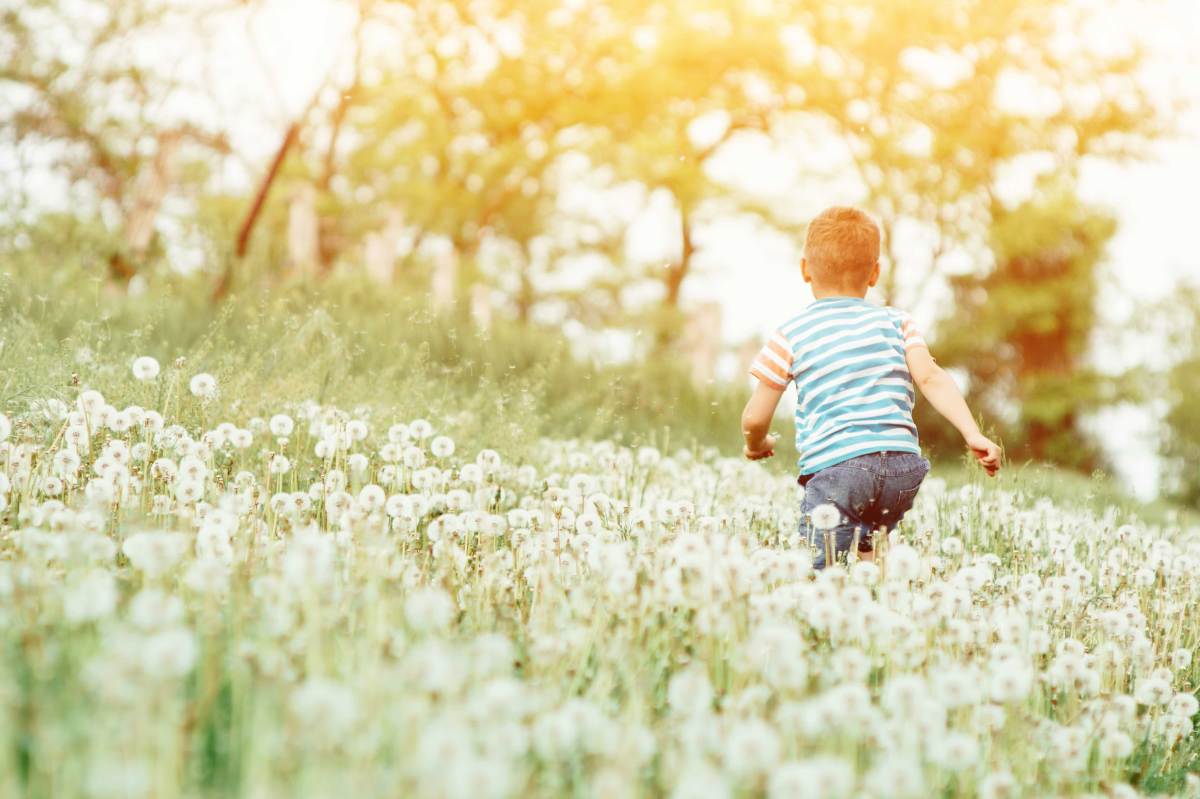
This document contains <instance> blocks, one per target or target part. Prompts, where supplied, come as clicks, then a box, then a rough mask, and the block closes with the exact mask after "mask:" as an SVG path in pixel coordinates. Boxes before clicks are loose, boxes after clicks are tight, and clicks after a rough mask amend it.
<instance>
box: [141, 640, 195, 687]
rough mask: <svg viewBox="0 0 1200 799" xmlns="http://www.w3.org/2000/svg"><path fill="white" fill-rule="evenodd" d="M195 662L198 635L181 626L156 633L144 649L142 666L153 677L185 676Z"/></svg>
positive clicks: (147, 641)
mask: <svg viewBox="0 0 1200 799" xmlns="http://www.w3.org/2000/svg"><path fill="white" fill-rule="evenodd" d="M195 662H196V637H195V636H194V635H193V634H192V633H191V632H190V631H189V630H186V629H183V628H181V627H177V628H173V629H168V630H163V631H162V632H157V633H154V634H153V635H151V636H150V637H149V638H147V639H146V643H145V647H144V649H143V650H142V668H143V670H144V671H145V673H146V675H147V676H148V677H151V678H158V679H177V678H180V677H185V676H187V675H188V673H190V672H191V670H192V666H193V665H194V664H195Z"/></svg>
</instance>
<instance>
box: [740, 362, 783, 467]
mask: <svg viewBox="0 0 1200 799" xmlns="http://www.w3.org/2000/svg"><path fill="white" fill-rule="evenodd" d="M784 388H786V386H784V387H776V386H775V385H774V384H773V383H768V382H766V381H763V380H759V381H758V385H757V386H755V388H754V393H753V394H751V395H750V401H749V402H747V403H746V407H745V409H744V410H743V411H742V435H743V436H744V437H745V439H746V447H745V449H744V450H743V454H744V455H745V456H746V457H747V458H749V459H750V460H752V461H756V460H759V459H761V458H769V457H771V456H772V455H774V454H775V443H776V442H777V441H778V440H779V437H778V436H772V435H768V433H769V431H770V429H771V420H772V419H774V418H775V408H776V407H778V405H779V398H780V397H782V396H783V391H784Z"/></svg>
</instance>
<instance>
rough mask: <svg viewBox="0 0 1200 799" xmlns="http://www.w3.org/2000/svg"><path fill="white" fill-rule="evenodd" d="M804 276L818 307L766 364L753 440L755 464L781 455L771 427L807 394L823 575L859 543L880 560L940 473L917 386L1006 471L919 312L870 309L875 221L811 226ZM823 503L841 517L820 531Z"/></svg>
mask: <svg viewBox="0 0 1200 799" xmlns="http://www.w3.org/2000/svg"><path fill="white" fill-rule="evenodd" d="M800 270H801V272H802V273H803V275H804V280H805V282H807V283H811V284H812V291H813V296H814V297H815V298H816V301H815V302H813V303H812V304H811V305H809V306H808V307H807V308H805V309H804V310H803V311H801V312H800V313H798V314H796V315H795V316H793V317H792V318H791V319H789V320H788V321H786V322H784V323H783V324H782V325H780V326H779V328H778V329H777V330H776V331H775V333H774V335H772V336H771V338H770V340H769V341H767V344H766V346H764V347H763V348H762V351H761V352H759V354H758V357H757V358H755V360H754V364H753V365H752V366H751V368H750V374H752V375H754V376H755V377H756V378H758V385H757V387H756V388H755V390H754V394H753V395H752V396H751V397H750V401H749V402H747V403H746V409H745V410H744V411H743V412H742V431H743V433H744V435H745V437H746V449H745V455H746V457H747V458H749V459H751V460H758V459H760V458H769V457H771V456H772V455H774V454H775V443H776V440H777V438H776V436H772V435H768V431H769V429H770V425H771V418H772V417H773V416H774V415H775V408H776V406H777V405H778V404H779V398H780V397H782V396H783V392H784V390H785V389H786V388H787V387H788V385H789V384H790V383H793V382H794V383H795V384H796V392H797V396H796V449H797V451H799V453H800V464H799V465H800V478H799V482H800V484H801V485H802V486H804V487H805V494H804V503H803V505H802V506H801V522H800V529H801V532H802V533H804V534H805V535H806V537H807V538H808V540H809V541H810V543H811V544H812V545H813V547H814V549H815V552H814V555H813V565H814V567H816V568H817V569H823V568H824V567H825V565H826V561H827V560H828V555H830V554H832V555H834V556H836V557H838V558H842V559H844V558H845V557H846V554H847V553H848V552H849V550H850V548H851V547H852V546H854V543H855V541H856V540H857V543H858V552H859V558H860V559H863V560H870V559H872V558H873V557H874V547H873V545H872V534H873V533H874V531H876V530H878V529H880V528H885V529H894V528H895V527H896V525H897V523H899V521H900V520H901V519H902V518H903V517H904V514H905V513H907V512H908V510H909V509H910V508H912V505H913V500H914V499H916V496H917V491H918V490H919V489H920V487H921V481H922V480H924V479H925V475H926V474H928V472H929V461H928V460H926V459H925V458H923V457H922V456H921V447H920V445H919V443H918V440H917V426H916V425H915V424H914V423H913V418H912V409H913V401H914V400H915V399H916V395H915V393H914V391H913V385H914V383H915V384H916V385H917V386H919V387H920V389H921V394H922V395H923V396H924V397H925V399H927V400H928V401H929V403H930V404H931V405H933V407H934V408H936V409H937V410H938V412H939V413H941V414H942V415H943V416H945V417H946V419H948V420H949V421H950V423H951V424H953V425H954V426H955V427H956V428H958V431H959V432H960V433H962V436H963V439H964V440H965V441H966V444H967V447H969V448H970V450H971V452H972V454H974V456H975V458H976V459H977V460H978V461H979V463H980V464H982V466H983V468H984V469H986V470H987V473H988V474H989V475H994V474H995V473H996V471H997V470H998V469H999V468H1000V448H999V447H998V446H996V445H995V444H994V443H992V442H991V441H989V440H988V439H987V438H986V437H985V436H984V435H983V433H981V432H980V431H979V427H978V425H976V424H975V420H974V419H973V418H972V417H971V411H970V410H969V409H968V408H967V404H966V402H964V401H963V397H962V394H961V393H960V392H959V390H958V387H957V386H956V385H955V384H954V381H953V380H952V379H951V378H950V376H949V375H948V374H946V372H945V371H943V370H942V368H941V367H940V366H938V365H937V364H936V363H934V360H933V357H932V356H931V355H930V354H929V348H928V347H927V346H926V344H925V340H924V339H923V338H921V334H920V333H919V332H917V329H916V327H915V326H914V325H913V322H912V319H911V318H909V316H908V314H906V313H904V312H903V311H899V310H896V309H895V308H888V307H879V306H875V305H872V304H870V303H868V302H867V301H866V300H865V299H864V297H865V296H866V294H867V289H868V288H870V287H871V286H874V285H875V283H876V282H877V281H878V280H879V227H878V226H877V225H876V224H875V222H874V221H873V220H872V219H871V218H870V217H869V216H867V215H866V214H865V213H863V212H862V211H859V210H858V209H855V208H843V207H834V208H828V209H826V210H825V211H823V212H821V214H820V215H819V216H818V217H817V218H816V219H814V220H813V221H812V223H811V224H810V225H809V227H808V234H807V236H806V238H805V241H804V258H803V259H802V260H801V261H800ZM821 505H832V506H834V507H835V508H836V509H837V514H836V516H837V517H838V518H832V517H834V516H835V514H833V512H832V511H830V512H829V516H830V517H831V518H818V519H817V520H816V523H815V524H814V520H813V518H812V515H813V509H814V508H817V507H819V506H821ZM822 515H824V514H823V513H818V516H822ZM827 537H831V538H832V546H830V544H829V543H827V541H826V539H827Z"/></svg>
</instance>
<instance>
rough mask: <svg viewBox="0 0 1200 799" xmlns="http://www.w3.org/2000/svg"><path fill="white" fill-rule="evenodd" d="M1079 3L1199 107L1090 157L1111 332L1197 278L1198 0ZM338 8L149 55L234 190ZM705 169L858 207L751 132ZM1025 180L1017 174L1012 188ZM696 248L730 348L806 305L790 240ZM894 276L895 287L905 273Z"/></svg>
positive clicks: (340, 24)
mask: <svg viewBox="0 0 1200 799" xmlns="http://www.w3.org/2000/svg"><path fill="white" fill-rule="evenodd" d="M181 1H182V0H181ZM1084 2H1094V3H1096V4H1098V5H1100V6H1102V7H1104V8H1105V9H1106V11H1105V14H1104V16H1103V17H1102V19H1104V20H1107V21H1108V22H1109V25H1110V27H1109V28H1105V29H1103V30H1101V31H1100V33H1099V34H1098V35H1099V36H1101V37H1105V36H1109V37H1116V38H1117V39H1119V38H1120V37H1122V36H1135V37H1137V38H1139V39H1140V40H1141V41H1144V42H1146V43H1147V44H1148V45H1149V48H1150V55H1151V58H1150V63H1149V66H1148V69H1147V77H1146V80H1147V85H1149V86H1151V87H1152V88H1155V89H1161V90H1163V91H1169V92H1173V93H1175V94H1177V95H1183V96H1185V97H1186V98H1187V99H1189V100H1191V101H1192V102H1193V103H1194V107H1193V108H1192V109H1191V110H1190V111H1189V112H1188V113H1187V114H1186V115H1185V116H1184V117H1182V118H1181V119H1179V120H1178V123H1179V124H1178V128H1179V132H1178V135H1177V136H1175V137H1173V138H1171V139H1168V140H1163V141H1160V142H1158V143H1157V144H1156V145H1155V146H1154V149H1153V151H1152V153H1151V154H1150V158H1148V159H1147V160H1145V161H1142V162H1137V163H1127V164H1111V163H1103V162H1089V163H1086V164H1085V165H1084V167H1083V170H1082V174H1081V185H1080V189H1081V193H1082V194H1083V196H1084V198H1085V199H1087V200H1090V201H1093V202H1097V203H1100V204H1102V205H1104V206H1106V207H1108V208H1110V209H1111V210H1112V211H1113V212H1114V213H1115V214H1116V216H1117V218H1118V221H1119V232H1118V233H1117V236H1116V238H1115V239H1114V240H1113V242H1112V243H1111V246H1110V248H1109V259H1108V264H1107V267H1108V268H1109V269H1110V270H1111V275H1112V280H1111V282H1110V284H1109V286H1108V287H1107V288H1106V290H1105V293H1104V295H1103V297H1102V300H1101V306H1102V307H1101V311H1102V315H1103V317H1104V319H1105V321H1106V323H1107V324H1109V325H1112V326H1120V325H1122V324H1124V323H1125V322H1126V321H1127V320H1128V319H1129V318H1130V316H1131V314H1133V313H1135V312H1136V311H1137V309H1138V308H1139V307H1141V306H1142V305H1143V304H1144V303H1146V302H1149V301H1152V300H1156V299H1161V298H1162V297H1165V296H1168V295H1169V293H1170V292H1171V290H1172V288H1173V287H1174V286H1176V285H1177V284H1178V282H1179V281H1180V280H1184V279H1190V280H1197V281H1200V255H1198V254H1197V251H1196V245H1195V241H1194V239H1195V236H1194V234H1193V228H1194V227H1195V224H1196V222H1195V214H1196V211H1195V209H1196V208H1197V207H1198V204H1197V202H1196V200H1195V199H1194V198H1193V196H1192V193H1193V191H1194V190H1195V188H1194V187H1197V186H1200V81H1197V80H1195V77H1194V76H1196V75H1198V74H1200V48H1197V47H1196V45H1195V42H1197V41H1200V0H1084ZM343 8H344V7H340V6H339V5H338V4H336V3H334V2H331V0H265V2H263V3H262V4H260V5H256V6H255V9H256V10H255V11H254V13H253V14H249V13H247V14H245V15H244V16H242V17H240V18H238V19H236V20H234V21H232V22H231V21H228V20H226V21H223V22H221V23H219V24H218V27H217V28H216V29H215V30H214V31H213V33H214V34H215V35H213V36H206V40H208V41H210V42H211V45H210V46H209V47H206V48H204V49H199V48H197V49H196V50H195V51H194V52H190V53H186V54H184V56H183V57H182V58H179V57H178V56H179V54H178V53H176V52H169V51H166V50H164V52H162V53H151V54H149V55H148V58H149V59H150V60H152V61H154V60H161V62H162V63H164V64H167V63H170V64H172V65H173V66H172V67H171V68H172V69H175V70H177V71H179V72H180V73H191V74H192V75H193V76H200V77H202V78H203V80H204V83H205V85H206V86H207V87H208V90H209V94H208V97H207V98H205V103H208V104H209V106H208V109H207V111H206V113H211V114H213V115H215V116H217V117H218V118H219V119H220V120H223V121H225V124H227V125H228V126H229V129H230V131H231V137H232V140H233V149H234V151H235V152H236V153H239V154H240V155H241V156H242V158H243V161H242V164H241V166H235V167H234V168H232V169H231V170H230V172H229V174H228V175H227V180H228V181H229V182H230V184H231V186H230V187H233V184H237V183H243V182H244V181H245V180H246V177H247V174H253V170H256V169H258V168H260V167H261V165H263V164H265V163H266V162H267V160H268V159H269V157H270V154H271V153H272V152H273V151H274V149H275V148H276V147H277V146H278V143H279V138H280V135H281V133H282V131H283V130H284V129H285V128H286V126H287V124H288V123H289V122H290V121H291V120H292V119H293V118H295V117H296V116H297V114H298V112H299V111H300V110H301V109H302V108H304V107H305V106H306V104H307V103H308V102H309V100H310V99H311V97H312V95H313V92H314V91H315V90H316V88H317V87H318V86H320V85H321V83H322V81H323V79H324V78H325V77H326V75H327V74H328V73H329V72H330V68H331V66H332V65H333V64H335V63H337V62H338V61H339V60H340V59H341V58H343V56H345V55H346V50H345V43H346V42H347V40H348V36H347V34H348V32H349V29H350V26H351V24H352V21H351V19H350V18H349V17H348V15H347V14H345V13H343ZM194 101H195V99H194V98H190V99H188V100H187V102H194ZM192 110H193V111H194V109H192ZM830 146H831V143H830V142H823V141H819V140H817V141H811V142H808V143H807V144H806V149H809V150H815V151H818V152H819V151H820V148H826V147H830ZM713 169H714V172H715V173H716V174H717V175H718V176H720V175H722V174H724V175H727V176H729V177H730V178H731V179H736V180H737V181H738V183H739V185H741V186H742V187H743V188H745V189H746V190H747V191H750V192H753V193H754V194H756V195H757V196H760V197H763V198H777V199H778V201H779V202H786V203H788V204H789V207H793V208H794V207H796V204H797V202H799V203H800V204H801V207H802V210H803V211H804V213H805V215H810V214H815V213H816V212H818V211H819V210H820V209H821V208H822V207H824V206H825V205H831V204H841V203H846V202H853V199H854V198H853V197H852V196H849V194H848V193H849V192H853V191H854V188H853V186H852V185H851V184H849V183H845V182H842V183H839V182H838V181H837V180H836V179H835V180H834V181H832V182H830V183H828V184H825V185H819V186H818V185H808V184H805V185H801V188H800V191H799V195H798V189H797V187H798V185H800V184H799V181H798V180H797V177H798V175H799V174H800V165H799V163H798V162H797V159H796V158H795V157H794V153H789V152H786V151H781V149H780V148H779V147H772V146H770V145H769V144H766V143H764V142H763V141H761V140H755V139H753V138H746V139H742V140H736V139H735V140H734V142H732V143H731V144H730V145H728V146H727V147H726V148H725V149H724V150H723V151H722V154H721V156H720V158H719V159H717V161H716V162H715V163H714V166H713ZM1026 178H1027V176H1025V177H1023V176H1022V175H1021V174H1019V173H1018V174H1014V176H1013V182H1014V186H1013V190H1014V191H1015V192H1018V193H1019V192H1020V190H1021V188H1022V187H1021V182H1022V180H1023V179H1026ZM598 202H599V201H598ZM672 217H673V212H672V211H671V208H670V206H669V205H668V204H667V203H665V202H663V203H652V204H651V207H650V208H649V209H647V210H646V212H645V213H641V214H639V216H638V219H637V222H636V224H635V225H634V226H633V228H632V229H631V231H630V236H629V239H630V252H631V254H633V255H635V256H636V257H639V258H645V259H647V260H654V259H662V260H663V261H664V262H667V261H669V260H671V259H672V258H673V257H675V255H676V253H677V242H676V241H675V238H674V236H673V235H672V234H673V231H674V230H675V222H674V220H673V218H672ZM697 240H698V243H699V246H700V252H699V255H698V256H697V274H696V275H695V276H694V277H693V278H691V279H689V282H688V283H687V284H685V289H684V295H683V298H684V302H685V303H700V302H720V304H721V306H722V337H723V339H724V340H725V341H726V342H727V343H729V344H730V345H737V344H740V343H743V342H745V341H747V340H759V339H763V338H765V337H766V336H767V335H769V333H770V331H771V330H772V329H773V327H774V326H775V325H776V324H778V323H779V322H781V321H782V320H784V319H786V318H787V317H789V316H791V315H793V314H794V313H795V312H796V311H797V310H798V309H799V308H801V307H803V306H804V305H805V304H807V303H808V302H809V301H811V293H810V292H809V291H808V289H807V287H806V286H805V284H804V283H803V281H802V279H801V277H800V273H799V268H798V259H799V252H798V249H797V243H796V242H792V241H789V240H786V239H783V238H781V237H779V236H771V235H764V234H763V233H762V231H761V230H760V229H758V228H757V227H755V226H754V225H751V224H747V223H745V222H737V221H725V222H721V223H719V224H715V225H711V226H708V227H705V228H703V229H701V230H700V231H699V232H698V234H697ZM897 274H898V277H899V278H900V280H901V281H902V282H903V280H904V275H905V272H904V270H903V269H901V270H900V271H898V273H897ZM768 287H769V288H768ZM945 301H946V295H945V294H944V293H943V294H938V293H937V292H934V293H933V294H932V295H931V296H930V297H929V299H928V300H927V301H926V302H924V303H923V304H922V305H921V306H918V307H914V308H909V309H907V310H909V311H910V312H911V313H912V314H913V316H914V317H915V318H916V320H917V321H918V323H919V324H922V325H925V326H930V325H931V324H932V322H933V320H935V319H936V318H938V317H939V316H942V315H943V314H944V311H945V309H944V308H942V307H940V306H939V304H940V303H944V302H945ZM935 348H936V339H935ZM1152 348H1153V346H1152V345H1151V349H1152ZM935 355H936V352H935ZM1098 355H1102V356H1103V358H1102V359H1103V360H1109V361H1111V362H1114V363H1116V362H1122V363H1132V362H1141V361H1145V360H1146V359H1148V358H1149V359H1151V360H1153V359H1154V357H1155V356H1156V353H1154V352H1146V351H1140V350H1132V349H1127V351H1123V352H1106V353H1101V354H1098ZM721 368H722V372H723V375H724V376H732V375H733V374H734V373H736V372H737V371H738V370H740V368H741V365H740V364H739V363H738V362H737V361H736V359H734V358H733V357H732V356H730V357H727V358H726V359H725V360H724V361H723V363H722V364H721ZM1099 421H1100V423H1101V424H1102V426H1103V428H1104V429H1105V430H1106V431H1107V433H1106V442H1107V444H1108V447H1109V449H1110V451H1111V452H1113V453H1114V454H1118V455H1119V457H1118V458H1116V460H1117V461H1118V462H1119V463H1120V464H1122V470H1123V472H1124V476H1125V477H1126V478H1127V479H1128V481H1129V484H1130V486H1131V488H1132V490H1133V491H1134V492H1135V493H1137V494H1139V495H1142V496H1150V495H1152V494H1153V493H1154V492H1155V490H1156V486H1157V480H1156V472H1157V469H1156V464H1155V459H1154V455H1153V441H1152V436H1153V435H1154V424H1153V422H1154V420H1153V418H1152V416H1150V415H1148V414H1147V413H1146V412H1145V411H1139V410H1130V409H1124V410H1119V411H1114V412H1112V413H1109V414H1107V415H1106V417H1105V418H1103V419H1101V420H1099Z"/></svg>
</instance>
